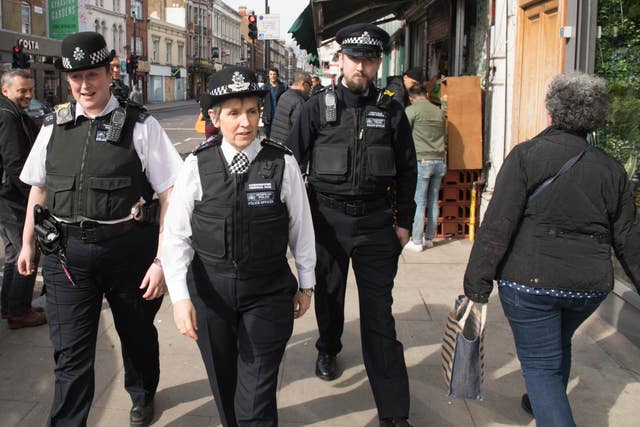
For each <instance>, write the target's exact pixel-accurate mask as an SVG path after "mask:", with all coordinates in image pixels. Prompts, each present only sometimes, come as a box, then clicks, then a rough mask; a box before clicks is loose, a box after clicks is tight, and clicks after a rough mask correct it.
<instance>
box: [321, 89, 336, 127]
mask: <svg viewBox="0 0 640 427" xmlns="http://www.w3.org/2000/svg"><path fill="white" fill-rule="evenodd" d="M324 107H325V108H324V119H325V121H326V122H327V123H333V122H335V121H336V120H338V112H337V107H336V93H335V92H334V88H333V84H332V85H331V86H330V87H329V88H328V90H326V91H325V93H324Z"/></svg>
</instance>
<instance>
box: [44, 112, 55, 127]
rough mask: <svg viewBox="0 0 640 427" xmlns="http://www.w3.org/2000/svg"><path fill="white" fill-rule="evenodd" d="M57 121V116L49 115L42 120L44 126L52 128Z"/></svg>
mask: <svg viewBox="0 0 640 427" xmlns="http://www.w3.org/2000/svg"><path fill="white" fill-rule="evenodd" d="M55 121H56V114H55V113H49V114H47V115H45V116H44V119H43V120H42V126H50V125H52V124H53V123H55Z"/></svg>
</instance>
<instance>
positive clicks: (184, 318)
mask: <svg viewBox="0 0 640 427" xmlns="http://www.w3.org/2000/svg"><path fill="white" fill-rule="evenodd" d="M173 320H174V321H175V322H176V327H177V328H178V331H179V332H180V333H181V334H182V335H185V336H187V337H189V338H192V339H194V340H197V339H198V334H197V333H196V331H197V330H198V325H197V323H196V309H195V307H194V306H193V303H192V302H191V300H190V299H183V300H180V301H177V302H175V303H174V304H173Z"/></svg>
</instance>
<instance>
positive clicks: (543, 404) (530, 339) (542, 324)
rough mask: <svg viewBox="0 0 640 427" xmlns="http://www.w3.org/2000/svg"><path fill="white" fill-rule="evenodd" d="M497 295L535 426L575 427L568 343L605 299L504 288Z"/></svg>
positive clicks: (569, 347) (569, 343) (602, 297)
mask: <svg viewBox="0 0 640 427" xmlns="http://www.w3.org/2000/svg"><path fill="white" fill-rule="evenodd" d="M499 291H500V301H501V303H502V309H503V310H504V314H505V316H506V318H507V320H509V324H510V325H511V330H512V332H513V337H514V339H515V344H516V351H517V353H518V359H520V365H521V367H522V375H523V376H524V380H525V383H526V385H527V392H528V393H529V400H531V406H532V408H533V413H534V414H535V417H536V424H537V425H538V427H546V426H563V427H564V426H575V421H574V420H573V415H572V413H571V407H570V406H569V399H568V398H567V392H566V390H567V382H568V381H569V374H570V372H571V338H572V337H573V333H574V332H575V331H576V329H578V327H579V326H580V325H581V324H582V322H584V321H585V320H586V319H587V318H588V317H589V316H590V315H591V314H592V313H593V312H594V311H595V310H596V309H597V308H598V306H599V305H600V303H601V302H602V301H603V300H604V299H605V298H606V296H601V297H595V298H565V297H555V296H551V295H535V294H529V293H526V292H521V291H518V290H516V289H514V288H510V287H507V286H501V287H500V288H499Z"/></svg>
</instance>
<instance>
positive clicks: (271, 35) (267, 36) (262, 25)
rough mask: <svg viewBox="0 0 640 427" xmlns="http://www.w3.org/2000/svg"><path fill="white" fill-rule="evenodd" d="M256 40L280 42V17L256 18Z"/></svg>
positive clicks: (273, 15)
mask: <svg viewBox="0 0 640 427" xmlns="http://www.w3.org/2000/svg"><path fill="white" fill-rule="evenodd" d="M258 40H280V15H277V14H273V13H272V14H269V15H260V16H258Z"/></svg>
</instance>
